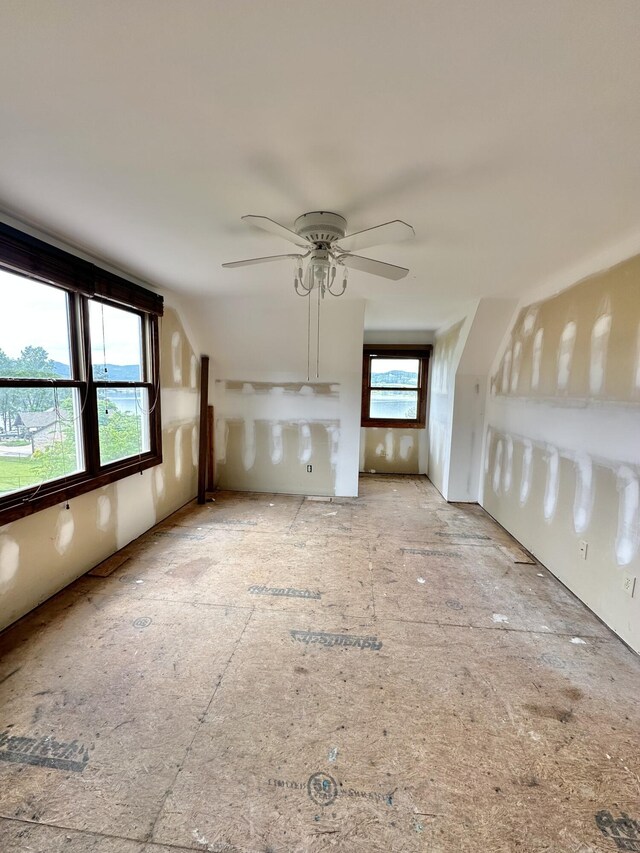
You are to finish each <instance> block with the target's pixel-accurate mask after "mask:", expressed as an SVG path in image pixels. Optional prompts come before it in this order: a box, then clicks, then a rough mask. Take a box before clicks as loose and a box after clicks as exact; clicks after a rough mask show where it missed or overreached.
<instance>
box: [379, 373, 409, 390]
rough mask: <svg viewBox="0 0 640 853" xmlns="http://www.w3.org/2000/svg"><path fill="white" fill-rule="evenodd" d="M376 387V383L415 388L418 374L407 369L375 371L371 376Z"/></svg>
mask: <svg viewBox="0 0 640 853" xmlns="http://www.w3.org/2000/svg"><path fill="white" fill-rule="evenodd" d="M371 379H372V381H373V385H374V387H375V386H376V385H392V386H393V385H395V386H399V387H401V388H415V387H416V384H417V381H416V374H415V373H411V372H408V371H406V370H389V371H387V372H386V373H375V374H374V375H373V376H372V377H371Z"/></svg>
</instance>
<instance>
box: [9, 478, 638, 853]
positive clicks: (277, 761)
mask: <svg viewBox="0 0 640 853" xmlns="http://www.w3.org/2000/svg"><path fill="white" fill-rule="evenodd" d="M527 559H529V558H528V556H527V555H526V553H524V552H523V551H522V550H521V549H519V548H518V546H517V543H514V542H513V541H512V540H511V539H510V538H509V537H508V536H507V535H506V534H505V532H504V531H503V530H502V529H501V528H500V527H498V525H496V524H495V523H494V522H493V521H492V520H491V519H490V518H489V517H488V516H487V515H485V514H484V513H483V512H482V511H481V510H479V509H478V508H477V507H464V506H461V505H450V506H448V505H447V504H445V503H444V501H443V500H442V499H441V498H440V496H439V495H438V494H437V492H436V491H435V489H434V488H433V487H432V486H431V485H430V483H429V482H428V481H427V480H425V479H424V478H420V477H393V476H387V477H364V478H363V479H362V481H361V496H360V498H358V499H354V500H347V499H343V500H340V501H333V502H324V501H306V500H303V499H301V498H296V497H284V496H281V495H254V494H247V495H241V494H234V493H218V494H217V495H216V499H215V502H214V503H210V504H207V505H206V506H204V507H198V506H195V505H190V506H188V507H186V508H184V509H183V510H181V511H180V512H178V513H176V514H175V515H173V516H172V517H171V518H169V519H168V520H167V521H166V522H165V523H163V524H161V525H160V526H158V527H157V528H155V529H154V530H152V531H150V532H149V533H147V534H146V535H145V536H144V537H142V538H141V539H139V540H137V541H136V542H135V543H132V544H131V545H130V546H129V547H128V548H127V549H126V550H125V551H124V552H123V553H121V554H120V555H118V558H117V559H116V560H115V561H113V563H112V564H110V565H109V566H106V567H105V566H103V567H102V569H101V570H100V571H101V573H103V574H106V575H107V576H105V577H100V576H90V575H88V576H85V577H84V578H82V579H80V580H79V581H78V582H77V583H75V584H74V585H73V586H71V587H70V588H68V589H67V590H65V591H64V592H63V593H61V594H60V595H58V596H56V597H55V598H54V599H52V600H51V601H49V602H48V603H46V604H44V605H43V606H41V607H40V608H38V609H37V610H36V611H34V612H33V613H32V614H31V615H30V616H28V617H26V618H25V619H23V620H22V621H21V622H20V623H19V624H18V625H16V626H15V627H14V628H12V629H11V630H9V631H7V632H5V633H4V635H3V636H2V638H0V652H1V654H2V657H1V659H0V698H1V702H2V704H1V709H2V710H1V714H2V726H1V727H0V850H1V851H2V853H14V851H36V853H58V851H65V853H76V851H77V853H85V851H94V853H152V851H155V853H161V851H165V852H166V853H168V852H169V851H180V850H206V851H215V853H307V851H308V853H320V851H329V850H331V851H345V853H347V852H348V853H365V851H366V853H375V851H380V853H383V851H384V853H389V851H398V853H414V851H415V853H418V851H433V853H461V851H464V852H465V853H466V851H469V853H471V851H473V853H478V851H482V853H498V851H500V853H513V851H520V853H542V851H548V853H592V851H602V853H606V851H611V853H614V851H616V850H620V849H624V850H632V851H633V850H637V851H640V824H638V823H637V821H639V820H640V704H639V697H640V660H639V659H638V658H637V657H636V656H635V655H634V654H633V653H631V652H630V651H629V650H628V649H627V648H625V646H624V645H623V644H622V643H621V642H620V641H619V640H617V639H616V638H615V637H614V636H613V635H612V634H611V633H610V632H609V631H608V630H607V629H606V628H605V627H604V626H602V625H601V624H600V623H599V622H598V620H597V619H596V618H595V617H594V616H593V615H592V614H590V613H589V612H588V611H587V610H586V609H585V608H584V607H583V606H582V605H581V604H580V603H579V602H578V601H577V600H576V599H575V598H573V596H571V595H570V594H569V593H568V592H567V591H566V590H565V589H564V588H563V587H562V586H561V585H560V584H559V583H558V582H557V581H555V580H554V579H553V578H552V576H551V575H550V574H549V573H548V572H547V571H546V570H545V569H543V568H542V567H541V566H539V565H536V564H535V563H527V562H526V560H527ZM523 560H524V561H525V562H522V561H523ZM625 845H626V846H625Z"/></svg>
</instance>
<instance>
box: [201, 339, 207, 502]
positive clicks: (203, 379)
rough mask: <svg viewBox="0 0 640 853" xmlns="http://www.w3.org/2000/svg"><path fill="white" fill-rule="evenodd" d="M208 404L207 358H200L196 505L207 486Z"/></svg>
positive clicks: (204, 493)
mask: <svg viewBox="0 0 640 853" xmlns="http://www.w3.org/2000/svg"><path fill="white" fill-rule="evenodd" d="M208 403H209V356H208V355H202V356H200V422H199V423H200V427H199V449H198V503H199V504H203V503H204V502H205V500H206V485H207V446H208V442H207V432H208V430H207V406H208Z"/></svg>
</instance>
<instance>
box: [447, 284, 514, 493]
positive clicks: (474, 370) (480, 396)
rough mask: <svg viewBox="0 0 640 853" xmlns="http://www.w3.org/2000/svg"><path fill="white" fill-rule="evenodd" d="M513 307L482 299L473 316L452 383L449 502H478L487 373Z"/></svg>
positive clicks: (505, 302)
mask: <svg viewBox="0 0 640 853" xmlns="http://www.w3.org/2000/svg"><path fill="white" fill-rule="evenodd" d="M516 308H517V300H515V299H494V298H491V299H481V300H480V302H479V303H478V306H477V308H476V311H475V313H474V315H473V321H472V323H471V325H470V327H469V331H468V334H467V337H466V340H465V341H464V348H463V350H462V353H461V355H460V360H459V362H458V366H457V368H456V375H455V382H454V401H453V414H452V420H451V452H450V456H449V460H450V461H449V479H448V483H447V500H449V501H462V502H475V501H477V500H478V497H479V494H480V479H481V469H482V445H483V431H484V417H485V400H486V396H487V386H488V384H489V374H490V372H491V367H492V364H493V361H494V358H495V355H496V353H497V351H498V348H499V347H500V344H501V342H502V340H503V338H504V335H505V333H506V332H507V330H508V329H509V326H510V323H511V320H512V318H513V316H514V313H515V310H516Z"/></svg>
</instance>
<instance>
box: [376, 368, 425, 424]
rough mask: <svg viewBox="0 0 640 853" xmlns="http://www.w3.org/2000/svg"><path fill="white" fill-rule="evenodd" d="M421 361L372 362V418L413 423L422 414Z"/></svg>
mask: <svg viewBox="0 0 640 853" xmlns="http://www.w3.org/2000/svg"><path fill="white" fill-rule="evenodd" d="M419 373H420V360H419V359H417V358H372V359H371V396H370V401H371V403H370V409H369V416H370V417H371V418H380V419H382V418H396V419H398V420H413V419H415V418H416V417H417V411H418V384H419V383H418V380H419Z"/></svg>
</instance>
